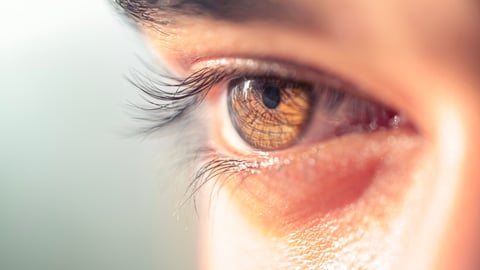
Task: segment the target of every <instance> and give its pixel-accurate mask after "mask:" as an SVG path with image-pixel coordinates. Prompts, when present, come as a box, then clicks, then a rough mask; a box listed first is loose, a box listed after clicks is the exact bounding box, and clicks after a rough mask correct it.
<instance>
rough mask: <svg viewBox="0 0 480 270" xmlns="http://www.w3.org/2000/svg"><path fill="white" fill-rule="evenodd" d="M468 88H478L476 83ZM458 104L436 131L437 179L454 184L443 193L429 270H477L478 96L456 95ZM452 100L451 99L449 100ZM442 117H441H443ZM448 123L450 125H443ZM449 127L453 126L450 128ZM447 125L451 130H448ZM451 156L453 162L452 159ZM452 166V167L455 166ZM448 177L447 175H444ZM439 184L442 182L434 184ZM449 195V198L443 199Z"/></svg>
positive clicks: (476, 93)
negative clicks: (435, 247)
mask: <svg viewBox="0 0 480 270" xmlns="http://www.w3.org/2000/svg"><path fill="white" fill-rule="evenodd" d="M471 85H477V86H479V85H480V83H476V84H475V83H472V84H471ZM457 93H461V94H454V95H457V96H455V97H453V98H455V100H457V101H459V102H457V103H456V108H452V110H454V111H455V112H454V113H452V117H451V118H448V117H447V118H446V119H443V121H444V122H445V123H444V124H445V128H444V129H443V130H439V134H440V135H439V140H438V144H437V145H438V147H439V156H441V158H440V159H439V172H440V173H441V174H447V175H439V177H440V178H441V177H444V176H445V177H446V178H450V180H452V181H455V182H454V183H453V186H454V189H453V190H451V191H450V192H445V193H444V194H445V196H452V197H451V198H447V197H445V198H444V199H445V200H447V201H448V200H450V199H451V205H450V206H449V208H447V209H445V211H447V212H446V215H445V216H444V220H443V221H442V220H439V222H443V223H445V226H444V227H443V229H442V230H441V231H440V234H441V241H440V242H439V247H438V254H437V255H436V257H435V261H434V264H433V266H434V267H433V269H445V270H446V269H467V270H478V269H480V199H479V194H480V159H479V154H478V153H479V152H480V140H479V138H480V125H479V123H480V120H479V119H478V113H479V110H480V109H479V108H480V93H479V91H478V90H477V89H473V88H472V89H470V91H458V92H457ZM452 100H453V99H452ZM444 117H445V116H444ZM447 121H450V123H446V122H447ZM452 123H454V124H453V125H452ZM449 124H450V125H451V127H449ZM455 156H456V157H457V158H455ZM455 163H456V164H455ZM448 174H451V175H448ZM438 184H439V185H441V184H443V182H442V181H440V182H439V183H438ZM447 194H449V195H447Z"/></svg>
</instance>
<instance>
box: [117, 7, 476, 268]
mask: <svg viewBox="0 0 480 270" xmlns="http://www.w3.org/2000/svg"><path fill="white" fill-rule="evenodd" d="M117 2H118V4H119V5H120V6H121V7H123V8H124V9H125V10H126V11H127V13H130V16H131V17H132V18H133V19H134V20H135V21H136V22H137V23H138V24H139V25H140V29H141V31H143V32H144V33H145V35H146V37H147V39H148V41H149V42H150V43H151V44H152V46H153V47H154V48H155V50H157V51H158V53H159V55H160V56H161V57H162V59H163V60H164V61H165V63H166V65H167V67H168V68H169V69H170V70H171V71H172V72H173V73H175V74H176V75H178V76H180V77H187V76H189V75H190V74H191V73H193V72H195V71H197V70H199V69H201V68H204V67H206V66H209V65H212V66H213V67H214V68H218V67H219V66H223V65H233V64H235V63H237V62H235V61H231V59H240V60H242V59H243V60H245V59H247V60H248V61H250V62H248V61H246V60H245V61H243V60H242V61H243V62H248V63H251V62H254V63H257V62H259V63H262V64H253V65H252V66H254V67H257V69H258V67H259V66H272V67H273V66H275V65H279V66H288V69H289V70H295V72H296V73H298V74H307V73H313V74H320V75H318V76H317V77H321V76H322V74H334V75H331V76H333V77H335V78H337V79H339V80H342V81H346V82H347V83H348V85H354V86H355V87H353V88H349V90H348V91H350V92H351V93H352V94H355V95H358V96H361V97H362V98H364V99H366V100H372V101H374V102H377V103H379V104H383V105H385V106H388V107H389V108H393V109H395V111H397V112H399V113H401V114H402V115H404V116H405V117H406V119H407V121H408V124H407V125H402V126H400V127H398V128H385V129H380V130H375V131H373V132H351V133H348V134H342V135H341V136H336V137H335V136H333V137H329V138H328V139H319V138H318V137H316V135H315V134H318V133H320V132H321V129H320V128H319V127H318V126H319V125H318V121H311V124H310V126H309V129H308V131H306V132H305V137H306V138H311V139H310V140H307V139H306V140H305V141H300V142H299V143H298V144H296V145H293V146H291V147H287V148H285V149H282V150H279V151H268V152H265V151H256V150H255V149H252V147H251V146H248V145H247V144H246V143H245V142H244V141H243V140H242V139H241V138H240V137H239V136H238V134H236V132H235V129H234V128H233V127H232V124H231V123H230V119H229V117H228V112H227V109H226V106H227V102H226V98H225V96H226V94H225V92H226V91H227V90H226V84H227V82H219V83H218V84H216V85H215V86H214V87H213V88H212V89H211V90H210V92H209V93H208V95H207V96H206V98H205V101H204V102H203V104H202V108H203V111H205V112H206V115H208V117H207V119H208V120H207V121H205V127H204V128H205V130H207V134H208V136H207V137H208V144H209V147H212V148H213V149H215V150H216V151H217V152H219V153H221V154H222V155H225V156H228V157H231V158H236V159H242V160H245V162H244V163H242V164H248V165H245V166H246V167H248V170H239V172H238V173H234V174H229V175H228V177H227V176H224V175H219V176H217V177H215V179H213V180H211V181H208V182H207V183H206V184H205V185H203V187H202V189H201V190H200V193H199V195H198V196H199V216H200V219H201V222H200V223H201V232H202V233H201V237H200V238H201V239H200V248H199V250H200V253H201V254H200V258H201V266H200V267H201V269H479V268H480V260H479V258H478V256H477V254H478V252H479V251H480V230H478V228H480V209H479V208H480V201H479V199H478V196H477V194H479V193H480V181H479V179H480V166H478V165H479V164H478V159H477V153H478V151H479V150H480V141H479V140H478V138H479V137H480V116H479V115H480V91H479V89H480V77H479V76H478V72H479V71H480V50H479V48H480V29H479V27H480V16H479V15H480V14H479V12H480V7H479V6H478V3H477V2H476V1H468V0H464V1H458V0H443V1H433V0H422V1H413V0H408V1H403V0H388V1H385V0H376V1H334V0H299V1H287V0H278V1H273V0H270V1H258V0H257V1H253V0H245V1H238V0H237V1H228V0H227V1H214V0H210V1H177V2H178V3H182V4H177V5H175V3H176V1H158V2H157V3H153V2H155V1H150V2H152V3H150V4H148V3H147V1H145V3H143V2H142V1H134V0H130V1H121V0H118V1H117ZM167 2H169V3H167ZM142 3H143V4H142ZM139 7H144V9H140V8H139ZM134 9H135V10H136V12H134V11H133V10H134ZM139 11H142V13H141V14H142V16H140V15H139V13H138V12H139ZM145 11H146V12H145ZM242 61H240V62H241V63H243V62H242ZM232 63H233V64H232ZM265 63H266V64H265ZM312 70H313V72H310V71H312ZM302 76H304V75H302ZM328 76H330V75H328ZM313 77H315V76H313ZM302 79H305V80H314V79H311V78H310V77H308V78H302ZM357 89H359V90H357ZM350 92H349V93H350ZM314 119H315V118H314ZM309 136H310V137H309Z"/></svg>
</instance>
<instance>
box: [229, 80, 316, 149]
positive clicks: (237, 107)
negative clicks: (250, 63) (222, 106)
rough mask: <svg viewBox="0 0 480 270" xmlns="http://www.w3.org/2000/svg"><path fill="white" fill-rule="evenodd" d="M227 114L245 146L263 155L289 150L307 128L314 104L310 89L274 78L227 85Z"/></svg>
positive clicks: (232, 82)
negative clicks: (264, 152) (274, 151)
mask: <svg viewBox="0 0 480 270" xmlns="http://www.w3.org/2000/svg"><path fill="white" fill-rule="evenodd" d="M228 88H229V90H228V91H229V92H228V110H229V114H230V119H231V121H232V124H233V126H234V127H235V129H236V130H237V132H238V133H239V135H240V137H242V138H243V139H244V140H245V141H246V142H247V143H249V144H250V145H251V146H253V147H255V148H257V149H260V150H266V151H272V150H278V149H282V148H285V147H287V146H290V145H291V144H293V143H294V142H295V141H296V140H297V139H298V138H299V136H300V134H301V132H302V131H303V129H304V127H305V126H306V124H307V122H308V120H309V118H310V115H311V107H312V104H313V102H312V101H313V92H312V89H311V86H310V85H308V84H304V83H297V82H290V81H286V80H282V79H275V78H251V79H245V78H242V79H237V80H233V81H231V82H230V83H229V87H228Z"/></svg>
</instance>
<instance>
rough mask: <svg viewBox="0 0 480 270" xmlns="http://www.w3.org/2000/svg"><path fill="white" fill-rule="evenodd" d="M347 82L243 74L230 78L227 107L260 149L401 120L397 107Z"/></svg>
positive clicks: (390, 125) (242, 131) (240, 132)
mask: <svg viewBox="0 0 480 270" xmlns="http://www.w3.org/2000/svg"><path fill="white" fill-rule="evenodd" d="M344 88H345V87H344V86H341V85H330V84H328V83H321V84H317V85H314V84H309V83H305V82H300V81H294V80H289V79H284V78H278V77H242V78H238V79H234V80H231V81H230V82H229V84H228V94H227V106H228V112H229V116H230V120H231V123H232V125H233V127H234V128H235V130H236V132H237V133H238V135H239V136H240V137H241V138H242V139H243V140H244V141H245V142H246V143H248V144H249V145H250V146H251V147H253V148H255V149H256V150H262V151H276V150H282V149H285V148H287V147H290V146H292V145H295V144H296V143H299V142H317V141H322V140H326V139H329V138H331V137H335V136H341V135H344V134H348V133H354V132H372V131H376V130H379V129H387V128H396V127H398V126H399V125H400V124H401V121H400V119H401V117H400V116H399V114H398V113H397V112H395V111H394V110H392V109H389V108H387V107H385V106H382V105H380V104H377V103H374V102H371V101H369V100H366V99H364V98H361V97H357V96H355V95H353V94H350V93H347V91H348V89H344Z"/></svg>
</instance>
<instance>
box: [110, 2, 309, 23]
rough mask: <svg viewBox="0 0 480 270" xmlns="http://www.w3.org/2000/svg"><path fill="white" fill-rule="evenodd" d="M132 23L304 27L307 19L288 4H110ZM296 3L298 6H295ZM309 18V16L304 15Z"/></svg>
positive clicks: (292, 5)
mask: <svg viewBox="0 0 480 270" xmlns="http://www.w3.org/2000/svg"><path fill="white" fill-rule="evenodd" d="M113 1H114V3H116V5H117V6H118V7H119V8H120V9H121V11H123V12H124V13H125V14H126V15H127V16H128V17H129V18H131V19H133V21H134V22H136V23H138V24H140V25H144V26H150V27H154V26H169V25H171V24H174V23H175V21H176V18H177V17H178V16H186V17H203V18H208V19H215V20H222V21H230V22H237V23H242V22H247V21H273V22H275V23H285V22H288V23H299V22H302V23H305V22H306V19H308V18H309V17H308V15H307V16H305V14H306V11H305V10H301V11H300V10H299V9H300V7H301V5H299V4H298V2H302V1H290V0H113ZM296 2H297V3H296ZM307 14H308V13H307Z"/></svg>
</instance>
